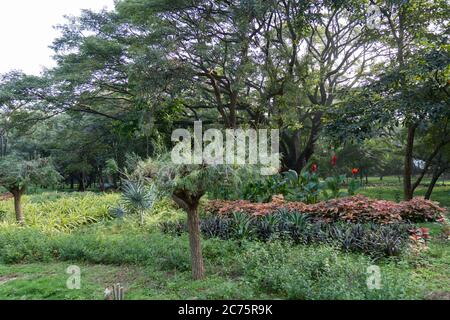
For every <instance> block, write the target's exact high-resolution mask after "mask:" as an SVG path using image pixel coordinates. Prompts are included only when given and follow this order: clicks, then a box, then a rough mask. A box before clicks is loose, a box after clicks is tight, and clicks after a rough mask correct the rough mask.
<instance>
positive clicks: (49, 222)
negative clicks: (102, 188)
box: [0, 193, 119, 233]
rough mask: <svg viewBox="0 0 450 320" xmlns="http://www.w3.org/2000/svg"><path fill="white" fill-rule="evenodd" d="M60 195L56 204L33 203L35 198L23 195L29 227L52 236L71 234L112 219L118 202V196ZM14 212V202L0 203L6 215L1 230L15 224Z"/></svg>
mask: <svg viewBox="0 0 450 320" xmlns="http://www.w3.org/2000/svg"><path fill="white" fill-rule="evenodd" d="M58 195H59V196H58V197H57V199H54V200H53V201H49V200H47V201H41V200H40V199H36V200H33V197H29V196H24V209H25V211H26V212H27V215H26V216H25V222H26V225H27V226H29V227H31V228H33V229H38V230H42V231H45V232H49V233H55V232H71V231H73V230H75V229H77V228H80V227H81V226H84V225H88V224H92V223H95V222H99V221H102V220H104V219H109V218H110V210H111V208H113V207H114V206H116V205H117V203H118V201H119V196H118V195H116V194H108V195H98V194H94V193H85V194H64V193H59V194H58ZM44 196H45V195H44ZM44 196H41V197H40V198H43V197H44ZM44 198H45V197H44ZM13 210H14V209H13V203H12V201H2V202H0V211H3V212H6V213H7V214H6V219H5V220H4V221H3V223H2V222H0V228H7V227H9V226H11V225H12V224H14V223H13Z"/></svg>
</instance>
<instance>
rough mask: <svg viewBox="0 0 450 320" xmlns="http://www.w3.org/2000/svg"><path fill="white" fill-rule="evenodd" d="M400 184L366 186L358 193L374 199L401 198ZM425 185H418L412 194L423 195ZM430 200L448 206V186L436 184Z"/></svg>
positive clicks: (396, 199)
mask: <svg viewBox="0 0 450 320" xmlns="http://www.w3.org/2000/svg"><path fill="white" fill-rule="evenodd" d="M402 190H403V189H402V187H401V186H368V187H363V188H361V189H360V190H358V193H360V194H363V195H365V196H368V197H370V198H374V199H383V200H391V201H399V200H400V201H401V200H403V191H402ZM425 192H426V188H425V187H418V188H417V190H416V192H415V194H414V196H424V195H425ZM431 200H433V201H437V202H439V203H440V204H441V205H442V206H444V207H447V208H449V207H450V186H445V187H442V186H436V187H435V188H434V191H433V194H432V195H431Z"/></svg>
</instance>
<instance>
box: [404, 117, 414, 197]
mask: <svg viewBox="0 0 450 320" xmlns="http://www.w3.org/2000/svg"><path fill="white" fill-rule="evenodd" d="M416 128H417V125H416V124H413V125H410V126H409V127H408V136H407V140H406V150H405V160H404V161H405V164H404V165H405V167H404V171H403V199H404V200H405V201H408V200H411V199H412V198H413V189H412V183H411V175H412V168H413V149H414V136H415V133H416Z"/></svg>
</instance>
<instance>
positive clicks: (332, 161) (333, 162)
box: [331, 155, 337, 167]
mask: <svg viewBox="0 0 450 320" xmlns="http://www.w3.org/2000/svg"><path fill="white" fill-rule="evenodd" d="M336 163H337V157H336V156H335V155H334V156H333V157H332V158H331V165H332V166H333V167H335V166H336Z"/></svg>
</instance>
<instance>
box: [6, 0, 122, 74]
mask: <svg viewBox="0 0 450 320" xmlns="http://www.w3.org/2000/svg"><path fill="white" fill-rule="evenodd" d="M102 8H108V9H112V8H114V0H2V1H0V74H2V73H5V72H8V71H11V70H22V71H23V72H25V73H27V74H33V75H38V74H39V73H40V72H41V71H42V68H43V67H47V68H51V67H52V66H54V62H53V61H52V54H53V52H52V50H51V49H49V48H48V46H49V45H51V43H52V42H53V40H54V39H55V38H56V37H58V31H56V30H54V29H53V26H55V25H57V24H61V23H64V15H79V13H80V10H81V9H92V10H95V11H99V10H101V9H102Z"/></svg>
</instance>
